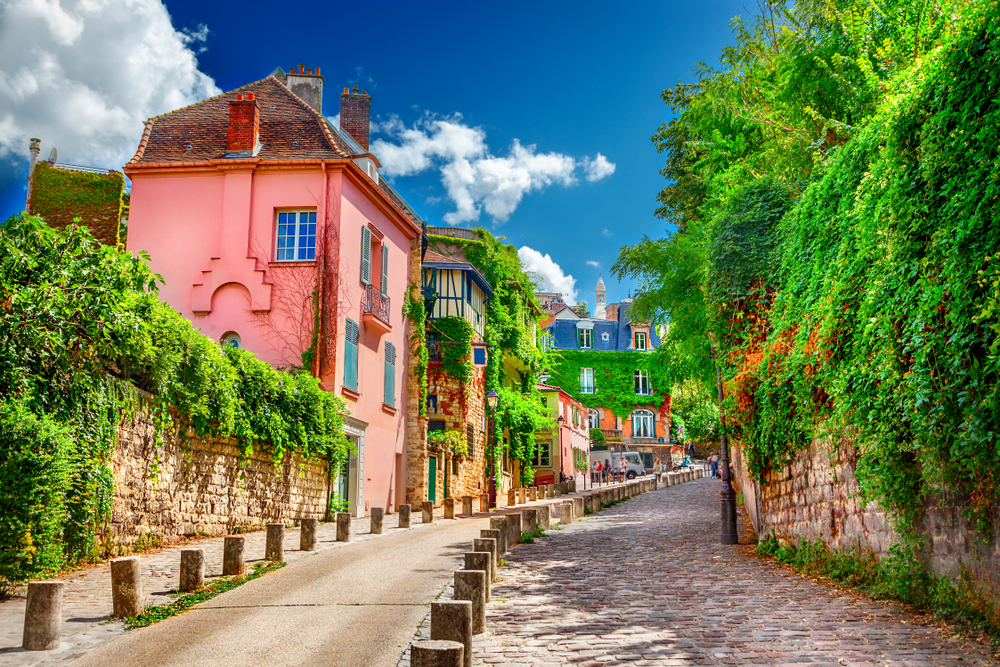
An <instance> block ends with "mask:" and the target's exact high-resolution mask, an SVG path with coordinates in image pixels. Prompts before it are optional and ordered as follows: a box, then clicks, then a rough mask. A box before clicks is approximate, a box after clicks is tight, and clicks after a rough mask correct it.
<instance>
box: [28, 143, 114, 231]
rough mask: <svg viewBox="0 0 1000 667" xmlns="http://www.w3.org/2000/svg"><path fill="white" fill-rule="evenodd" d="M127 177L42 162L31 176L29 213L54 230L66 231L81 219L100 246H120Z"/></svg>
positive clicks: (80, 221)
mask: <svg viewBox="0 0 1000 667" xmlns="http://www.w3.org/2000/svg"><path fill="white" fill-rule="evenodd" d="M124 190H125V177H124V176H123V175H122V174H121V173H120V172H117V171H112V172H111V173H108V174H92V173H88V172H84V171H70V170H68V169H60V168H57V167H54V166H52V165H50V164H49V163H48V162H39V163H38V164H36V165H35V173H34V175H33V176H32V186H31V201H30V202H29V204H28V212H29V213H31V214H33V215H38V216H41V217H43V218H44V219H45V222H47V223H48V224H49V225H51V226H52V227H55V228H56V229H65V228H66V227H67V226H68V225H71V224H73V223H74V221H76V219H77V218H79V224H81V225H83V226H84V227H86V228H87V229H89V230H90V233H91V234H93V235H94V238H96V239H97V240H98V241H100V242H101V243H105V244H107V245H118V242H119V241H124V239H119V237H118V228H119V225H120V222H121V217H122V210H123V208H124V206H125V205H126V204H125V202H124V199H123V197H124V196H125V195H124Z"/></svg>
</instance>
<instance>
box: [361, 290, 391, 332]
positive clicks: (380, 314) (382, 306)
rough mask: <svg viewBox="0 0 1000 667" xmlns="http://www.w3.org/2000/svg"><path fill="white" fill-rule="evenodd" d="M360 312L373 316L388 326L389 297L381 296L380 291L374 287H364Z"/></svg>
mask: <svg viewBox="0 0 1000 667" xmlns="http://www.w3.org/2000/svg"><path fill="white" fill-rule="evenodd" d="M361 312H362V313H363V314H365V315H374V316H375V317H377V318H378V319H379V320H381V321H382V322H383V323H385V325H386V326H389V297H388V296H385V295H383V294H382V290H380V289H378V288H377V287H375V285H365V291H364V296H363V301H362V303H361Z"/></svg>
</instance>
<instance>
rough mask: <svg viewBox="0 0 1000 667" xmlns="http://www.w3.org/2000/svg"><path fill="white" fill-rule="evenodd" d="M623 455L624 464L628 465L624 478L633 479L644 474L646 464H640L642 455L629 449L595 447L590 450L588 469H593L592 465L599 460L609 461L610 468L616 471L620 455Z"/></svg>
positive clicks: (602, 461)
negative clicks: (617, 449)
mask: <svg viewBox="0 0 1000 667" xmlns="http://www.w3.org/2000/svg"><path fill="white" fill-rule="evenodd" d="M623 456H624V457H625V465H627V466H628V468H627V470H626V471H625V477H626V479H635V478H636V477H639V476H642V475H645V474H646V466H644V465H643V464H642V455H640V454H639V452H630V451H627V450H626V451H624V452H619V451H612V450H608V449H596V450H591V452H590V469H591V470H593V469H594V465H595V464H596V463H597V462H598V461H600V462H601V463H605V462H610V465H611V470H612V471H614V472H615V474H617V473H618V462H619V461H620V460H621V458H622V457H623Z"/></svg>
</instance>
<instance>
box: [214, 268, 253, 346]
mask: <svg viewBox="0 0 1000 667" xmlns="http://www.w3.org/2000/svg"><path fill="white" fill-rule="evenodd" d="M253 318H254V316H253V313H252V312H251V310H250V290H248V289H247V288H246V287H245V286H244V285H242V284H240V283H226V284H225V285H220V286H219V288H218V289H217V290H215V292H214V293H213V294H212V313H211V317H210V319H209V322H210V324H209V327H208V331H205V333H206V334H207V335H209V336H211V337H212V338H214V339H215V340H217V341H219V342H220V343H221V342H222V339H223V338H224V337H226V336H228V337H230V338H232V337H233V336H234V335H235V336H237V337H238V338H239V339H240V346H242V345H243V341H245V340H246V338H247V335H248V334H250V333H251V331H250V330H251V328H252V327H253V321H254V319H253Z"/></svg>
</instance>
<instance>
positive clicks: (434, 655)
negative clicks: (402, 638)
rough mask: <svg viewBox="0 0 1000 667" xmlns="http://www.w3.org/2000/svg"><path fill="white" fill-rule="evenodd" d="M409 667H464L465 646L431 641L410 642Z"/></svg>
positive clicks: (460, 643)
mask: <svg viewBox="0 0 1000 667" xmlns="http://www.w3.org/2000/svg"><path fill="white" fill-rule="evenodd" d="M410 667H465V644H463V643H462V642H449V641H440V640H433V639H425V640H423V641H418V642H412V643H411V644H410Z"/></svg>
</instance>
